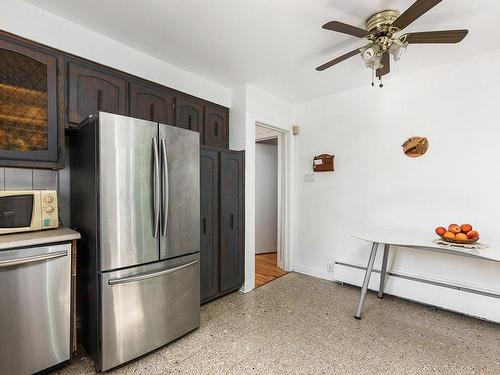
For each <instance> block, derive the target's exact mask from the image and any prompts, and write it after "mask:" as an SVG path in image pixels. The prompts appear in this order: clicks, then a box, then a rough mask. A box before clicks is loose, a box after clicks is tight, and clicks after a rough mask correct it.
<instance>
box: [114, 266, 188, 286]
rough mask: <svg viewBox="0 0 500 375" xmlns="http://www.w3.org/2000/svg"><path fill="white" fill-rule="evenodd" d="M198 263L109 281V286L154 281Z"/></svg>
mask: <svg viewBox="0 0 500 375" xmlns="http://www.w3.org/2000/svg"><path fill="white" fill-rule="evenodd" d="M196 263H198V260H193V261H192V262H189V263H186V264H183V265H182V266H178V267H175V268H169V269H168V270H163V271H158V272H151V273H147V274H143V275H137V276H128V277H122V278H121V279H110V280H108V285H119V284H126V283H133V282H135V281H142V280H147V279H152V278H154V277H159V276H164V275H168V274H170V273H174V272H177V271H180V270H182V269H184V268H187V267H190V266H192V265H193V264H196Z"/></svg>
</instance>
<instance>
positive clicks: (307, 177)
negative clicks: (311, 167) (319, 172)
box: [304, 174, 316, 184]
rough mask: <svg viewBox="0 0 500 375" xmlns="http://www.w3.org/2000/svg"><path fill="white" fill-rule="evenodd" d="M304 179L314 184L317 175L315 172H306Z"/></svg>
mask: <svg viewBox="0 0 500 375" xmlns="http://www.w3.org/2000/svg"><path fill="white" fill-rule="evenodd" d="M304 181H305V182H306V183H309V184H313V183H315V182H316V176H315V175H314V174H305V175H304Z"/></svg>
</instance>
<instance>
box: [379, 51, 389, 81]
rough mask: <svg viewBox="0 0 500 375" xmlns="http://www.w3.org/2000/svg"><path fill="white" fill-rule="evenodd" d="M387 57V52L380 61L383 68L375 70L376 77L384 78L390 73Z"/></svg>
mask: <svg viewBox="0 0 500 375" xmlns="http://www.w3.org/2000/svg"><path fill="white" fill-rule="evenodd" d="M389 57H390V56H389V52H384V54H383V55H382V60H381V61H380V63H381V64H382V65H383V67H382V68H380V69H377V70H376V75H377V77H382V76H385V75H386V74H388V73H389V72H390V71H391V59H390V58H389Z"/></svg>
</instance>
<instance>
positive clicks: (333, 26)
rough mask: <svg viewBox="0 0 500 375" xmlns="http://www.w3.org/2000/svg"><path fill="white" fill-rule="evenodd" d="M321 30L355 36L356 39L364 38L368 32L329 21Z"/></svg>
mask: <svg viewBox="0 0 500 375" xmlns="http://www.w3.org/2000/svg"><path fill="white" fill-rule="evenodd" d="M323 29H326V30H331V31H337V32H339V33H343V34H348V35H353V36H357V37H358V38H364V37H365V36H367V35H369V34H370V32H369V31H367V30H365V29H362V28H360V27H356V26H352V25H348V24H346V23H342V22H339V21H331V22H328V23H327V24H324V25H323Z"/></svg>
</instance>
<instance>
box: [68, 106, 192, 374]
mask: <svg viewBox="0 0 500 375" xmlns="http://www.w3.org/2000/svg"><path fill="white" fill-rule="evenodd" d="M70 155H71V160H70V173H71V175H70V179H71V183H70V185H71V197H70V201H71V221H72V225H73V226H74V227H75V228H76V229H77V230H78V231H80V232H81V233H82V238H83V239H84V240H83V241H82V243H83V245H82V246H80V249H79V257H78V265H79V271H78V272H79V276H78V277H79V279H78V288H79V290H78V303H79V308H78V311H79V320H80V323H81V324H80V326H81V329H80V331H79V332H80V335H79V336H80V337H81V338H82V339H83V343H84V346H85V347H86V350H87V352H88V353H89V355H90V356H91V357H92V358H93V360H94V362H95V363H96V367H97V368H98V370H100V371H106V370H108V369H111V368H113V367H116V366H118V365H120V364H123V363H125V362H127V361H129V360H132V359H134V358H137V357H139V356H141V355H143V354H145V353H147V352H149V351H152V350H154V349H156V348H158V347H160V346H162V345H164V344H166V343H168V342H170V341H172V340H174V339H176V338H177V337H180V336H182V335H183V334H185V333H187V332H189V331H191V330H193V329H195V328H197V327H198V326H199V323H200V266H199V249H200V192H199V189H200V187H199V175H200V173H199V134H198V133H195V132H192V131H189V130H185V129H180V128H175V127H172V126H168V125H163V124H158V123H154V122H150V121H145V120H139V119H134V118H130V117H125V116H119V115H113V114H109V113H104V112H100V113H99V114H98V115H97V116H94V117H92V118H89V119H88V120H86V121H85V122H84V123H82V124H81V125H80V127H79V130H78V131H77V132H75V133H74V134H72V135H71V137H70Z"/></svg>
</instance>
